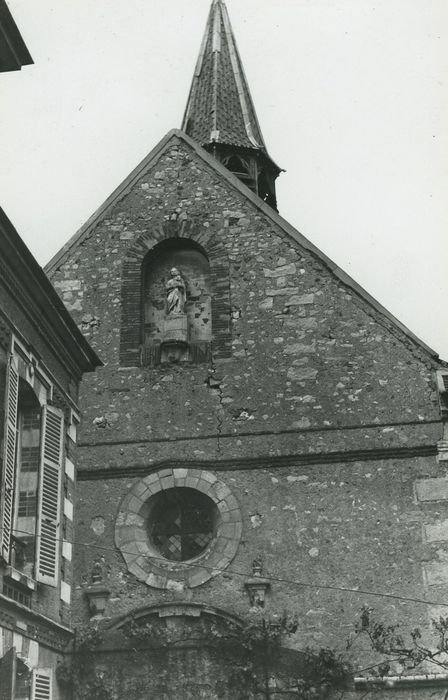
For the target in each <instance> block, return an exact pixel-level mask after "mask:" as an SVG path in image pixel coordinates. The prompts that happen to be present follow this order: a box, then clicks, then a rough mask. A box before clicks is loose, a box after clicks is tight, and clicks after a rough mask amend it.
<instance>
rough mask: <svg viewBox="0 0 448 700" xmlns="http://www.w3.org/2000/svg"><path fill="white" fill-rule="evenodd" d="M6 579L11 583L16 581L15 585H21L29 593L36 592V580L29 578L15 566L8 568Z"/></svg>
mask: <svg viewBox="0 0 448 700" xmlns="http://www.w3.org/2000/svg"><path fill="white" fill-rule="evenodd" d="M5 577H7V578H9V579H11V581H14V582H15V583H19V584H20V585H21V586H23V587H24V588H27V589H28V590H29V591H35V590H36V587H37V584H36V581H34V579H32V578H30V577H29V576H26V574H23V573H22V572H21V571H18V570H17V569H15V568H14V567H13V566H7V567H6V570H5Z"/></svg>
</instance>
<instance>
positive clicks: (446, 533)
mask: <svg viewBox="0 0 448 700" xmlns="http://www.w3.org/2000/svg"><path fill="white" fill-rule="evenodd" d="M279 173H280V167H279V166H278V165H277V164H276V163H275V162H274V161H273V160H272V158H271V157H270V156H269V154H268V152H267V149H266V145H265V143H264V141H263V137H262V135H261V131H260V127H259V124H258V121H257V118H256V114H255V109H254V106H253V103H252V100H251V97H250V92H249V89H248V86H247V83H246V79H245V77H244V71H243V68H242V65H241V60H240V57H239V54H238V50H237V47H236V43H235V39H234V35H233V32H232V29H231V26H230V22H229V18H228V14H227V10H226V8H225V5H224V3H223V2H221V1H220V0H214V2H213V3H212V7H211V10H210V16H209V20H208V23H207V27H206V32H205V36H204V41H203V44H202V48H201V52H200V56H199V60H198V64H197V67H196V70H195V74H194V79H193V84H192V89H191V93H190V96H189V100H188V105H187V109H186V113H185V117H184V122H183V125H182V130H173V131H170V132H169V133H168V134H167V135H166V136H165V137H164V138H163V139H162V141H161V142H160V143H159V144H158V145H157V146H156V147H155V149H154V150H153V151H152V152H151V153H150V154H149V155H148V156H147V157H146V158H145V160H144V161H143V162H142V163H141V164H140V165H139V166H138V167H137V168H136V170H135V171H134V172H133V173H131V174H130V176H129V177H128V178H127V179H126V181H125V182H124V183H122V185H120V187H119V188H118V189H117V190H116V191H115V192H114V193H113V194H112V195H111V197H110V198H109V199H108V200H107V201H106V202H105V204H104V205H103V206H102V207H101V208H100V209H99V210H98V211H97V212H96V214H95V215H94V216H93V217H92V218H91V219H90V220H89V221H88V222H87V223H86V225H85V226H84V227H83V228H82V229H81V231H80V232H79V233H78V234H76V236H75V237H74V238H73V239H72V240H71V241H69V242H68V243H67V245H66V246H65V247H64V248H63V249H62V250H61V252H60V253H59V254H58V255H57V256H56V257H55V258H54V259H53V260H52V261H51V262H50V264H49V265H48V267H47V273H48V274H49V276H50V279H51V280H52V282H53V284H54V286H55V288H56V290H58V291H59V293H60V296H61V298H62V300H63V301H64V302H65V304H66V306H67V308H68V310H69V311H70V312H71V314H72V315H73V317H74V319H75V321H76V323H77V324H78V326H79V327H80V328H81V330H82V331H83V333H84V335H85V336H86V338H87V340H88V341H89V343H90V345H91V346H92V347H93V348H94V349H95V351H96V352H97V353H98V355H99V356H100V357H101V359H102V361H103V364H104V366H103V367H101V368H99V369H98V370H97V371H96V373H95V375H93V376H90V375H89V377H88V378H87V379H86V380H85V381H83V383H82V385H81V391H80V407H81V411H82V416H83V417H82V424H81V431H80V436H79V447H78V460H77V464H78V468H77V487H76V488H77V491H76V494H77V495H76V508H75V533H76V534H75V542H76V544H75V547H74V570H75V581H74V585H73V595H72V615H73V617H72V624H73V625H74V627H75V629H77V636H76V641H75V645H74V648H73V650H72V652H71V653H70V655H69V656H68V657H67V659H68V660H67V661H66V662H65V667H64V669H63V671H61V673H60V684H61V688H62V689H63V690H62V691H63V692H66V693H67V694H68V695H69V692H71V691H73V688H75V696H76V697H79V698H96V697H98V698H111V699H112V698H121V697H124V696H127V697H129V698H132V699H133V700H143V698H146V697H152V698H157V700H159V698H160V699H162V698H163V699H164V700H165V699H166V700H168V699H170V700H171V698H174V697H179V696H180V697H182V698H186V699H188V700H189V699H190V698H191V699H193V698H198V697H199V698H204V699H205V698H206V699H207V700H208V699H215V698H216V699H218V698H219V699H221V698H222V699H223V700H227V698H229V699H230V698H235V697H236V698H241V699H243V698H252V697H257V698H258V697H259V698H276V697H278V696H279V694H280V693H281V694H283V695H285V694H286V695H287V696H288V697H291V698H301V697H312V696H311V695H309V696H308V695H304V693H305V692H311V690H310V688H313V687H315V688H317V689H318V690H316V693H320V695H316V696H315V697H322V698H323V697H331V693H332V692H333V691H335V692H336V691H337V692H338V693H339V696H341V693H344V694H345V695H344V696H345V697H347V698H349V697H350V698H355V697H372V698H373V697H384V698H386V697H387V698H389V697H393V698H396V700H404V698H423V697H428V698H430V697H439V695H435V694H434V693H438V692H439V694H440V697H442V694H441V693H442V691H441V690H440V687H441V684H443V683H445V686H446V679H444V678H443V677H442V676H441V675H440V674H436V673H433V671H432V670H431V669H430V670H428V669H427V668H425V670H424V672H421V673H420V672H419V671H415V672H414V673H413V674H411V675H409V676H408V677H407V679H403V678H402V677H401V674H400V672H399V669H398V670H395V675H396V676H397V677H396V678H395V679H393V681H391V680H390V679H389V680H387V679H378V678H377V679H376V681H375V683H374V687H373V689H372V690H371V691H370V690H369V688H370V686H369V683H372V682H373V681H372V679H371V678H370V676H371V675H372V674H371V673H370V672H369V671H363V672H362V669H365V668H368V667H370V666H371V665H372V661H371V658H372V657H371V656H369V653H368V650H366V649H356V650H351V651H350V652H349V653H348V655H347V659H348V661H350V663H351V664H352V666H353V673H354V676H355V677H356V680H355V681H354V680H353V674H347V676H346V675H345V672H344V669H345V667H344V669H342V667H341V672H340V673H339V674H335V676H334V678H330V680H329V679H328V678H327V677H326V676H325V678H320V677H319V674H318V671H317V670H316V669H317V668H318V664H314V662H313V661H312V660H313V658H316V657H318V656H319V653H320V652H321V651H322V650H323V649H328V648H331V649H334V650H336V652H338V653H339V652H341V653H343V654H346V651H345V647H346V641H347V639H348V638H349V637H350V634H351V633H352V631H353V627H354V624H355V621H356V619H357V618H358V617H359V613H360V610H361V609H362V608H363V606H369V607H375V608H376V609H377V610H378V614H379V615H380V617H381V618H382V619H385V620H386V621H390V620H396V621H397V622H401V623H402V624H404V627H405V628H407V627H409V628H411V629H412V628H415V627H419V628H421V629H422V630H428V628H429V624H430V620H431V618H432V617H438V616H439V615H443V610H444V608H443V605H444V603H445V602H448V598H447V595H446V594H447V593H448V566H447V564H446V553H447V552H448V549H447V548H448V526H447V523H448V480H447V479H446V477H445V470H444V468H443V467H444V459H443V458H444V456H445V453H444V451H443V441H442V442H441V440H442V438H443V420H444V418H445V404H444V400H445V399H444V397H445V395H446V393H445V382H444V380H445V377H446V376H447V373H448V370H447V366H446V364H445V363H443V362H441V361H440V360H439V358H438V356H437V355H436V353H434V352H433V351H432V350H431V349H430V348H428V347H427V346H426V345H425V344H424V343H422V342H421V341H419V340H418V339H417V338H416V337H415V336H414V335H413V334H412V333H411V332H410V331H409V330H408V329H407V328H405V327H404V326H403V325H402V324H400V323H399V322H398V321H397V320H396V319H395V318H393V317H392V316H391V315H390V314H389V313H388V312H387V311H386V310H385V309H384V308H382V307H381V306H380V305H379V304H378V303H377V302H376V301H375V300H374V299H373V298H371V297H370V296H369V295H368V294H367V293H366V292H365V291H364V290H362V289H361V288H360V287H359V285H357V284H356V283H355V282H354V281H353V280H352V279H351V278H349V277H348V276H347V275H346V274H345V273H344V272H343V271H341V270H340V269H339V268H338V267H337V266H336V265H335V264H334V263H333V262H332V261H331V260H329V259H328V258H326V257H325V255H323V254H322V253H321V252H320V251H319V250H317V249H316V248H315V247H314V246H313V244H312V243H311V242H310V241H308V240H307V239H305V238H304V237H303V236H302V235H301V234H300V233H299V232H297V231H296V230H295V229H294V228H293V227H292V226H290V225H289V224H288V223H287V222H286V221H284V220H283V219H282V218H281V216H280V215H279V214H278V213H277V200H276V194H275V181H276V178H277V176H278V174H279ZM441 408H442V412H441ZM445 611H446V609H445ZM254 650H256V651H257V653H256V654H255V657H256V658H255V660H254V653H253V652H254ZM371 653H372V654H373V652H371ZM373 658H374V661H373V664H375V663H376V661H377V657H376V656H375V655H374V654H373ZM310 669H312V670H311V671H310ZM391 673H392V675H393V673H394V670H393V669H392V671H391ZM307 674H308V675H307ZM313 674H317V675H316V677H314V676H313ZM425 674H426V675H425ZM324 675H325V674H324ZM349 675H350V678H349ZM299 677H300V678H305V681H304V683H305V685H304V686H300V682H299ZM64 683H65V685H64ZM313 684H314V685H313ZM305 686H306V687H305ZM64 688H65V691H64ZM300 693H302V694H300ZM366 693H367V695H366ZM370 693H371V695H370ZM335 697H338V696H337V695H335Z"/></svg>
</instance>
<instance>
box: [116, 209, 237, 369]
mask: <svg viewBox="0 0 448 700" xmlns="http://www.w3.org/2000/svg"><path fill="white" fill-rule="evenodd" d="M198 228H199V227H198V225H197V223H196V222H192V221H190V220H189V219H185V218H184V219H179V220H177V221H166V222H163V223H162V224H159V225H157V226H155V227H154V229H152V230H151V231H148V232H146V233H144V234H142V235H141V236H140V237H139V238H138V239H137V240H136V241H134V243H133V244H132V246H131V247H130V249H129V250H128V252H127V255H126V257H125V259H124V261H123V267H122V277H121V332H120V365H121V366H122V367H136V366H140V365H141V364H142V337H143V301H142V300H143V275H142V267H143V262H144V260H145V258H146V256H147V255H148V253H150V252H151V250H152V249H153V248H155V246H157V245H158V244H159V243H161V242H162V241H166V240H168V239H176V238H178V239H186V240H190V241H193V242H194V243H196V244H197V245H198V246H199V247H200V248H202V250H203V251H204V253H205V255H206V256H207V258H208V261H209V265H210V283H211V295H212V353H213V356H214V357H215V358H217V359H220V358H225V357H231V352H232V343H231V333H230V328H231V325H230V317H231V314H230V311H231V306H230V280H229V261H228V257H227V253H226V250H225V248H224V245H223V244H222V241H220V240H218V239H217V238H216V237H215V236H211V235H210V231H209V230H206V229H203V230H202V231H200V230H198Z"/></svg>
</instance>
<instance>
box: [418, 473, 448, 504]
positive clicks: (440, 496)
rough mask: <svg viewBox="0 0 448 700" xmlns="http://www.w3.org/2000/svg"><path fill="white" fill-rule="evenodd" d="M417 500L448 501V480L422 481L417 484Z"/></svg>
mask: <svg viewBox="0 0 448 700" xmlns="http://www.w3.org/2000/svg"><path fill="white" fill-rule="evenodd" d="M415 493H416V496H417V500H418V501H421V502H425V501H448V479H445V478H437V479H421V480H419V481H416V482H415Z"/></svg>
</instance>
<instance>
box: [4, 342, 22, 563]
mask: <svg viewBox="0 0 448 700" xmlns="http://www.w3.org/2000/svg"><path fill="white" fill-rule="evenodd" d="M18 399H19V372H18V366H17V362H16V360H15V358H14V357H13V356H12V355H11V357H10V359H9V363H8V371H7V377H6V397H5V401H6V403H5V434H4V449H3V470H2V484H1V485H2V490H1V503H0V508H1V513H0V543H1V550H0V551H1V555H2V557H3V558H4V559H5V561H7V562H8V563H9V561H10V558H11V533H12V528H13V518H14V482H15V472H16V444H17V404H18Z"/></svg>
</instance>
